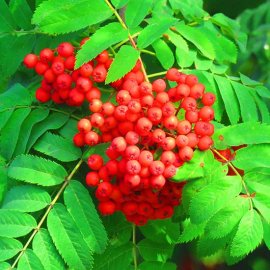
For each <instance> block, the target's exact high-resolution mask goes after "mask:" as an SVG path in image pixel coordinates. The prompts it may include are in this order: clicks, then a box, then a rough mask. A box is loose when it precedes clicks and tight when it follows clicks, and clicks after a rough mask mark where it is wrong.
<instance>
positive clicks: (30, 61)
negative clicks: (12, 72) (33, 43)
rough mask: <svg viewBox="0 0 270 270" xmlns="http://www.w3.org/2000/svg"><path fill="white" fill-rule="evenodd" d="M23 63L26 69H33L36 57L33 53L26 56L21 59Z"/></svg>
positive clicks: (36, 60)
mask: <svg viewBox="0 0 270 270" xmlns="http://www.w3.org/2000/svg"><path fill="white" fill-rule="evenodd" d="M23 63H24V65H25V66H26V67H27V68H34V67H35V66H36V64H37V63H38V57H37V56H36V55H35V54H33V53H30V54H27V55H26V56H25V57H24V59H23Z"/></svg>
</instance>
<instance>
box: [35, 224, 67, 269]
mask: <svg viewBox="0 0 270 270" xmlns="http://www.w3.org/2000/svg"><path fill="white" fill-rule="evenodd" d="M32 246H33V251H34V253H35V254H36V255H37V256H38V258H39V259H40V261H41V263H42V265H43V266H44V269H46V270H65V269H66V267H65V263H64V261H63V259H62V258H61V257H60V255H59V253H58V251H57V250H56V248H55V246H54V244H53V241H52V239H51V237H50V235H49V233H48V231H47V230H46V229H40V230H39V231H38V232H37V234H36V235H35V238H34V239H33V243H32Z"/></svg>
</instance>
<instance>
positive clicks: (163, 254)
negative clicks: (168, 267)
mask: <svg viewBox="0 0 270 270" xmlns="http://www.w3.org/2000/svg"><path fill="white" fill-rule="evenodd" d="M137 247H138V249H139V252H140V254H141V256H142V257H143V259H144V260H145V261H158V262H166V261H167V260H168V259H169V258H171V256H172V254H173V249H174V246H173V245H170V244H165V243H157V242H153V241H151V240H149V239H143V240H141V241H140V242H139V243H138V244H137Z"/></svg>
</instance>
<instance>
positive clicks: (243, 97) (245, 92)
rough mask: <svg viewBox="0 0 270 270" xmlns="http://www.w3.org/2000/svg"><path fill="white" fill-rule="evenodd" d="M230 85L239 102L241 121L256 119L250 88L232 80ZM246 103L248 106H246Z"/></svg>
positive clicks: (256, 114) (256, 112)
mask: <svg viewBox="0 0 270 270" xmlns="http://www.w3.org/2000/svg"><path fill="white" fill-rule="evenodd" d="M232 86H233V88H234V91H235V93H236V95H237V98H238V100H239V103H240V111H241V116H242V120H243V122H248V121H258V111H257V108H256V103H255V101H254V99H253V96H252V94H251V93H250V89H252V88H249V87H247V86H245V85H242V84H240V83H237V82H233V81H232ZM247 104H248V106H247Z"/></svg>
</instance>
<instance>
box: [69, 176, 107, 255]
mask: <svg viewBox="0 0 270 270" xmlns="http://www.w3.org/2000/svg"><path fill="white" fill-rule="evenodd" d="M64 201H65V204H66V207H67V209H68V211H69V213H70V215H71V216H72V217H73V219H74V221H75V223H76V224H77V226H78V228H79V230H80V232H81V233H82V235H83V237H84V240H85V242H86V243H87V245H88V246H89V248H90V249H91V250H93V251H95V252H97V253H102V252H103V251H104V250H105V248H106V245H107V240H108V239H107V234H106V231H105V228H104V226H103V224H102V222H101V220H100V218H99V216H98V214H97V211H96V209H95V205H94V203H93V201H92V199H91V197H90V196H89V193H88V191H87V190H86V189H85V188H84V186H83V185H82V184H81V183H80V182H78V181H71V182H70V184H69V185H68V187H67V188H66V190H65V192H64Z"/></svg>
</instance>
